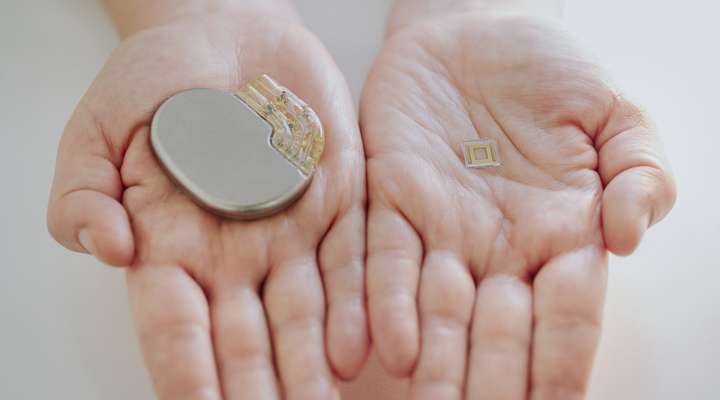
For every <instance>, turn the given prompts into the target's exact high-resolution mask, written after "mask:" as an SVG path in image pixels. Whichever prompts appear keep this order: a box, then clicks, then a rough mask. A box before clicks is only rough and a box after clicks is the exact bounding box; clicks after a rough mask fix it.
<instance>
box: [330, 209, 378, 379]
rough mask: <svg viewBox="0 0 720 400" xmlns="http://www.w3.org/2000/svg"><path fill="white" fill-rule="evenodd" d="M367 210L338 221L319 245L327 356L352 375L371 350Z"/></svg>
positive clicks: (337, 368) (341, 373)
mask: <svg viewBox="0 0 720 400" xmlns="http://www.w3.org/2000/svg"><path fill="white" fill-rule="evenodd" d="M364 226H365V213H364V212H363V211H362V210H361V209H355V210H352V211H350V212H348V213H347V214H345V215H344V216H342V217H340V219H338V220H337V221H336V222H335V225H334V226H333V227H332V228H331V229H330V231H329V232H328V234H327V235H326V237H325V239H324V240H323V244H322V247H321V249H320V267H321V269H322V274H323V282H324V285H325V294H326V296H327V303H328V318H327V328H326V329H327V335H326V336H327V342H328V346H327V348H328V356H329V358H330V362H331V364H332V366H333V368H334V370H335V371H336V372H337V374H338V375H339V376H340V377H342V378H344V379H350V378H353V377H355V376H357V374H358V373H359V372H360V369H361V368H362V366H363V363H364V362H365V359H366V358H367V354H368V347H369V338H368V332H367V318H366V315H365V285H364V268H363V266H364V263H365V258H364V255H365V229H364Z"/></svg>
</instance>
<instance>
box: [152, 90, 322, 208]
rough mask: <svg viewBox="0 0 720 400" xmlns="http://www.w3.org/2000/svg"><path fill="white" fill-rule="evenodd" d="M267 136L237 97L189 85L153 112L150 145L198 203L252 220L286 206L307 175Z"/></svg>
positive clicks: (262, 121)
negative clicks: (189, 88) (189, 86)
mask: <svg viewBox="0 0 720 400" xmlns="http://www.w3.org/2000/svg"><path fill="white" fill-rule="evenodd" d="M272 134H273V128H272V126H271V125H270V124H269V123H268V122H267V121H266V120H265V119H264V118H262V117H261V116H260V115H259V114H258V113H257V112H256V111H255V110H253V109H251V108H250V107H249V106H248V105H247V104H246V103H245V102H244V101H243V100H241V98H240V97H238V96H236V95H233V94H231V93H227V92H224V91H221V90H215V89H191V90H187V91H184V92H180V93H178V94H176V95H174V96H172V97H171V98H169V99H168V100H166V101H165V102H164V103H163V104H162V106H161V107H160V108H159V109H158V110H157V112H156V113H155V116H154V118H153V121H152V126H151V143H152V147H153V150H154V151H155V154H156V155H157V158H158V159H159V161H160V163H161V164H162V165H163V167H164V168H165V170H166V171H167V173H168V174H169V175H170V177H171V178H172V180H173V181H175V182H176V184H178V185H179V186H180V187H181V188H182V189H184V190H185V191H186V192H187V193H188V194H189V195H190V196H191V197H192V198H193V199H194V200H195V201H196V202H197V203H199V204H200V205H201V206H202V207H204V208H206V209H207V210H209V211H211V212H213V213H215V214H217V215H221V216H224V217H229V218H236V219H252V218H260V217H264V216H268V215H271V214H273V213H276V212H278V211H281V210H282V209H284V208H285V207H287V206H289V205H290V204H292V203H293V202H294V201H295V200H296V199H297V198H298V197H299V196H300V195H302V194H303V192H304V191H305V189H306V188H307V186H308V183H309V182H310V180H311V178H312V174H309V175H308V174H305V173H303V171H301V170H300V169H299V168H298V167H297V166H296V165H293V163H291V162H290V161H289V160H288V158H287V157H285V156H283V155H282V154H281V153H280V152H278V150H277V149H276V148H275V147H273V145H272V144H271V135H272Z"/></svg>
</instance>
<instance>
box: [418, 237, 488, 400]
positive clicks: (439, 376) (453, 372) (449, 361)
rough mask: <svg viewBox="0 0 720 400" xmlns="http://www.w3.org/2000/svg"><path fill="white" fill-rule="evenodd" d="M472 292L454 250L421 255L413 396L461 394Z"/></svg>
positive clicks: (444, 399)
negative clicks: (418, 343)
mask: <svg viewBox="0 0 720 400" xmlns="http://www.w3.org/2000/svg"><path fill="white" fill-rule="evenodd" d="M474 294H475V284H474V282H473V279H472V277H471V276H470V272H469V271H468V268H467V267H466V266H465V265H464V264H462V263H461V262H460V260H458V258H457V257H456V256H454V255H453V254H450V253H447V252H440V251H434V252H430V253H428V254H427V255H426V256H425V263H424V266H423V269H422V276H421V281H420V323H421V338H422V345H421V348H420V359H419V361H418V365H417V368H416V370H415V374H414V375H413V379H412V384H411V388H410V390H411V398H412V399H416V400H420V399H427V400H456V399H457V400H459V399H461V398H462V395H463V386H464V381H465V362H466V357H467V345H468V325H469V324H470V318H471V316H472V308H473V300H474Z"/></svg>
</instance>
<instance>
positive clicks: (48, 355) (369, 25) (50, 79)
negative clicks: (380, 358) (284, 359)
mask: <svg viewBox="0 0 720 400" xmlns="http://www.w3.org/2000/svg"><path fill="white" fill-rule="evenodd" d="M296 3H297V4H298V7H299V9H300V11H301V13H302V15H303V16H304V17H305V19H306V22H307V23H308V25H309V27H310V29H311V30H313V31H315V32H316V33H317V34H318V35H319V36H320V38H321V39H322V40H323V41H324V42H325V44H326V45H327V46H328V48H329V49H330V51H331V53H332V54H333V55H334V56H335V58H336V60H337V62H338V63H339V64H340V67H341V69H342V70H343V71H344V72H345V74H346V76H347V78H348V80H349V83H350V86H351V89H352V90H353V93H354V96H355V98H356V99H357V98H358V96H359V94H360V90H361V87H362V83H363V80H364V78H365V75H366V73H367V71H368V68H369V67H370V64H371V62H372V58H373V55H374V54H375V52H376V51H377V49H378V48H379V46H380V43H381V39H382V35H383V27H384V17H385V14H386V13H387V11H388V9H389V4H390V0H363V1H350V0H346V1H327V0H297V1H296ZM568 3H569V4H568V6H567V9H566V12H565V23H566V25H567V26H568V28H569V29H570V30H571V31H572V32H574V33H575V34H576V36H578V37H579V38H580V39H581V40H582V41H584V42H585V44H586V46H587V47H588V48H589V49H590V50H591V51H593V52H594V53H595V54H596V55H597V56H598V58H599V59H600V60H601V61H602V63H603V64H604V65H605V66H607V67H608V69H609V70H610V71H611V73H612V75H613V77H614V78H615V81H616V82H617V84H618V85H619V86H620V87H621V88H623V89H624V90H625V91H626V92H627V94H628V95H629V97H630V98H631V99H632V100H635V101H636V102H638V103H639V104H641V105H643V106H645V107H646V108H647V109H648V110H649V111H650V113H651V114H652V115H653V116H654V118H655V121H656V122H657V125H658V127H659V130H660V132H661V134H662V136H663V139H664V141H665V145H666V150H667V153H668V155H669V156H670V159H671V161H672V162H673V164H674V167H675V172H676V175H677V179H678V184H679V193H680V197H679V200H678V203H677V206H676V208H675V210H674V211H673V212H672V214H671V215H670V216H669V218H668V219H667V220H666V221H664V222H662V223H661V224H660V225H658V226H657V227H656V228H655V229H653V230H652V231H651V232H650V234H649V235H648V236H647V238H646V240H645V241H644V243H643V245H642V247H641V248H640V249H639V251H638V252H637V253H636V254H635V255H633V256H632V257H630V258H626V259H618V258H613V259H612V260H611V273H610V289H609V294H608V302H607V308H606V326H605V331H604V336H603V339H602V343H601V346H600V351H599V354H598V358H597V360H598V361H597V365H596V368H595V372H594V375H593V380H592V384H591V386H592V390H591V396H590V398H591V399H592V400H600V399H621V400H622V399H633V400H639V399H652V400H676V399H694V400H711V399H718V398H720V379H719V378H718V376H717V375H718V372H720V283H719V282H720V261H718V255H719V252H718V249H719V247H720V161H718V160H719V158H718V154H719V152H720V132H718V122H717V121H718V114H719V113H720V110H718V108H719V106H720V104H719V103H720V101H718V96H719V95H720V50H719V48H718V46H719V45H718V40H719V39H720V24H718V23H717V20H716V17H717V15H718V13H719V12H720V5H719V3H716V2H708V1H703V0H694V1H682V2H680V1H673V2H659V1H655V0H635V1H631V2H628V1H624V0H605V1H591V0H575V1H570V2H568ZM115 44H116V39H115V35H114V32H113V30H112V27H111V26H110V23H109V21H108V19H107V17H106V16H105V15H104V14H103V10H102V8H101V7H100V5H99V4H98V3H96V2H95V1H93V0H34V1H24V0H3V1H2V3H1V4H0V89H1V90H2V93H0V129H1V131H0V139H1V140H2V143H1V145H0V152H1V153H2V157H0V185H2V186H1V187H0V193H2V199H1V200H0V205H1V207H0V221H1V223H0V254H3V255H4V259H5V261H4V263H3V264H4V265H3V266H1V267H0V271H2V273H1V274H0V398H2V399H75V400H91V399H105V400H116V399H117V400H119V399H151V398H152V390H151V386H150V383H149V380H148V378H147V376H146V373H145V371H144V368H143V366H142V361H141V356H140V352H139V350H138V348H137V345H136V341H135V336H134V331H133V327H132V322H131V319H130V314H129V309H128V305H127V294H126V291H125V283H124V274H123V273H122V272H121V271H119V270H113V269H110V268H105V267H102V266H101V265H99V264H98V263H97V262H95V261H93V260H92V259H91V258H90V257H86V256H82V255H78V254H72V253H69V252H67V251H65V250H63V249H62V248H61V247H60V246H59V245H57V244H55V243H54V242H53V241H52V239H51V238H50V237H49V235H48V234H47V233H46V229H45V207H46V199H47V195H48V191H49V188H50V183H51V179H52V172H53V164H54V158H55V148H56V144H57V141H58V138H59V135H60V133H61V131H62V128H63V126H64V124H65V122H66V121H67V119H68V117H69V115H70V113H71V112H72V110H73V108H74V105H75V103H76V102H77V101H78V100H79V98H80V97H81V96H82V94H83V93H84V91H85V89H86V88H87V86H88V85H89V84H90V82H91V81H92V79H93V77H94V76H95V74H96V73H97V72H98V70H99V69H100V67H101V66H102V64H103V62H104V60H105V58H106V57H107V56H108V54H109V53H110V52H111V51H112V49H113V47H114V46H115ZM373 374H374V373H373V372H372V368H370V369H369V370H368V372H366V374H365V376H364V377H363V378H362V379H361V381H360V382H359V383H358V384H359V385H362V384H363V383H366V382H368V380H369V379H370V378H372V375H373ZM375 378H377V377H375ZM380 380H381V381H382V382H383V384H374V385H373V386H372V395H365V396H363V397H362V398H363V399H377V400H395V399H402V398H404V397H403V396H402V388H403V382H395V381H390V380H388V379H385V378H380ZM390 388H394V390H395V394H389V393H390V390H389V389H390ZM359 399H360V397H358V400H359Z"/></svg>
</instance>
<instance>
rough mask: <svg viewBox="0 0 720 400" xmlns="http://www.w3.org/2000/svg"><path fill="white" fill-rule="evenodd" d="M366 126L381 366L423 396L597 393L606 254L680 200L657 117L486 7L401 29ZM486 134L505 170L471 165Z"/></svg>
mask: <svg viewBox="0 0 720 400" xmlns="http://www.w3.org/2000/svg"><path fill="white" fill-rule="evenodd" d="M408 4H410V3H408ZM361 126H362V133H363V139H364V144H365V151H366V155H367V168H368V193H369V211H368V212H369V215H368V272H367V280H368V281H367V286H368V303H369V314H370V326H371V333H372V336H373V341H374V343H375V344H376V346H377V351H378V354H379V358H380V360H381V362H382V363H383V365H384V366H385V368H386V369H387V370H389V371H390V372H391V373H393V374H394V375H398V376H407V375H411V378H412V379H411V394H412V395H411V397H412V398H413V399H433V400H444V399H461V398H466V399H473V400H477V399H525V398H530V399H536V400H541V399H552V400H564V399H579V398H582V397H584V395H585V393H586V389H587V382H588V376H589V374H590V370H591V366H592V360H593V356H594V352H595V349H596V346H597V342H598V336H599V333H600V325H601V319H602V306H603V301H604V294H605V288H606V274H607V271H606V265H607V256H606V249H609V250H610V251H612V252H614V253H616V254H628V253H630V252H631V251H632V250H633V249H634V248H635V247H636V246H637V245H638V243H639V241H640V239H641V237H642V236H643V234H644V232H645V230H646V229H647V228H648V226H649V225H652V224H653V223H655V222H657V221H658V220H660V219H661V218H662V217H663V216H664V215H665V214H666V213H667V212H668V211H669V209H670V208H671V206H672V204H673V202H674V198H675V187H674V183H673V179H672V177H671V174H670V172H669V170H668V168H667V166H666V163H665V161H664V158H663V156H662V154H661V151H660V149H659V143H658V140H657V137H656V136H655V132H654V131H653V129H652V128H651V125H650V123H649V121H648V120H647V119H646V118H645V117H644V116H643V115H642V113H641V112H640V111H638V109H637V108H636V107H635V106H633V105H632V104H630V103H629V102H627V101H625V100H623V99H622V98H621V97H619V96H618V95H617V94H616V92H615V91H614V90H613V89H612V88H611V87H609V86H608V85H607V84H606V82H605V81H604V80H603V77H602V75H601V73H600V71H599V69H598V68H597V67H596V66H595V65H594V64H593V63H591V62H589V61H588V60H587V59H586V58H585V57H584V56H583V55H582V54H581V52H580V51H579V50H578V49H577V48H576V47H575V45H574V44H573V42H572V41H571V40H570V39H569V38H568V37H567V36H566V35H565V34H564V33H563V32H561V31H559V30H558V29H556V28H553V27H551V26H549V25H546V24H543V23H540V22H537V21H534V20H532V19H530V18H527V17H507V16H505V17H502V16H499V15H496V16H492V15H490V14H489V13H487V12H484V11H482V10H475V11H466V12H462V13H458V14H453V15H448V16H442V15H435V16H433V17H428V18H426V19H425V20H422V21H420V22H415V23H410V24H405V25H404V26H403V27H402V28H401V29H398V30H396V31H393V32H391V34H390V37H389V39H388V40H387V43H386V44H385V46H384V48H383V49H382V51H381V53H380V55H379V56H378V58H377V61H376V63H375V66H374V68H373V69H372V71H371V73H370V76H369V78H368V82H367V85H366V88H365V93H364V95H363V98H362V102H361ZM477 138H491V139H494V140H495V141H496V142H497V143H498V147H499V152H500V156H501V159H502V165H501V166H500V167H498V168H488V169H469V168H466V167H465V165H464V162H463V155H462V152H461V144H462V142H463V141H464V140H472V139H477ZM468 346H469V347H468ZM468 349H469V354H468Z"/></svg>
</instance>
